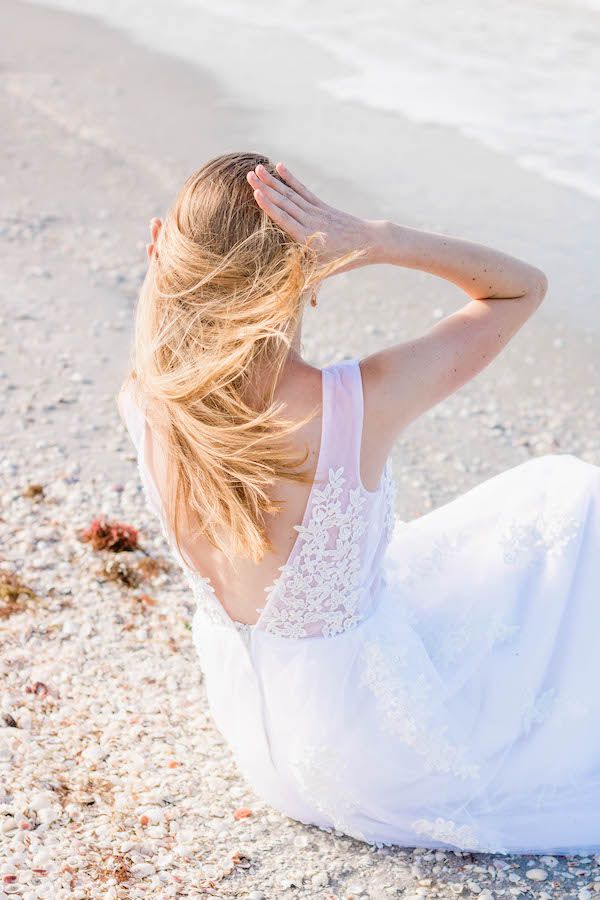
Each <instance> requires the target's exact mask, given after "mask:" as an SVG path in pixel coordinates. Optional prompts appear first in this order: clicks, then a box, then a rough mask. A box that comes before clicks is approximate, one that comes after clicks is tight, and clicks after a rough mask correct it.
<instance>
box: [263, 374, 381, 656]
mask: <svg viewBox="0 0 600 900" xmlns="http://www.w3.org/2000/svg"><path fill="white" fill-rule="evenodd" d="M323 378H324V383H323V427H322V438H321V448H320V452H319V458H318V463H317V469H316V474H315V480H314V483H313V487H312V490H311V493H310V496H309V498H308V503H307V506H306V511H305V515H304V519H303V522H302V524H301V525H297V526H295V527H296V530H297V531H298V537H297V539H296V542H295V544H294V546H293V548H292V551H291V553H290V556H289V558H288V560H287V562H286V563H285V564H284V565H283V566H281V567H280V572H281V574H280V575H279V577H278V578H277V579H276V581H275V582H274V583H273V584H272V585H270V586H269V587H267V588H266V589H265V593H266V603H265V606H264V607H263V608H262V610H261V616H260V618H259V620H258V622H257V624H256V626H255V627H256V628H259V629H261V630H264V631H266V632H269V633H270V634H276V635H280V636H283V637H288V638H305V637H333V636H334V635H337V634H340V633H342V632H343V631H346V630H347V629H349V628H352V627H353V626H355V625H357V624H358V623H359V622H360V621H361V620H362V619H363V618H364V617H365V616H367V615H368V614H369V612H370V609H371V607H372V604H373V602H374V600H375V597H376V590H375V588H376V586H377V582H378V581H381V580H382V578H383V576H382V574H381V571H380V560H381V557H382V554H383V551H384V549H385V546H386V544H387V542H388V540H389V538H390V536H391V532H392V528H393V493H394V491H393V481H392V477H391V471H390V463H389V460H388V462H387V463H386V466H385V469H384V472H383V474H382V477H381V480H380V484H379V486H378V488H377V490H375V491H369V490H367V489H366V488H365V487H364V486H363V484H362V481H361V477H360V449H361V442H362V425H363V409H364V403H363V392H362V376H361V371H360V366H359V361H358V359H351V360H346V361H344V362H342V363H338V364H337V365H334V366H329V367H327V368H325V369H323Z"/></svg>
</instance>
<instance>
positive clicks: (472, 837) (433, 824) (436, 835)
mask: <svg viewBox="0 0 600 900" xmlns="http://www.w3.org/2000/svg"><path fill="white" fill-rule="evenodd" d="M411 828H412V829H413V830H414V831H415V832H416V833H417V834H422V835H425V836H426V837H429V838H433V839H434V840H436V841H443V842H444V843H446V844H453V845H454V846H455V847H458V849H459V850H475V851H477V852H478V853H508V851H507V850H506V849H505V848H504V847H500V846H498V845H496V844H493V845H490V844H489V843H485V842H483V841H482V840H481V839H480V838H479V837H478V836H477V834H476V833H475V830H474V829H473V828H472V827H471V826H470V825H457V823H456V822H454V821H452V819H443V818H441V817H438V818H437V819H435V820H433V821H432V820H430V819H416V820H415V821H414V822H412V824H411Z"/></svg>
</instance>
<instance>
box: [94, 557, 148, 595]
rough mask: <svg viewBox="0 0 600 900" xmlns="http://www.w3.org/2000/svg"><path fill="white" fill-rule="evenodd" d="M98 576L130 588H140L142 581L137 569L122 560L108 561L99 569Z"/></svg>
mask: <svg viewBox="0 0 600 900" xmlns="http://www.w3.org/2000/svg"><path fill="white" fill-rule="evenodd" d="M98 575H100V576H101V577H103V578H106V579H107V580H108V581H116V582H117V583H118V584H124V585H125V587H130V588H136V587H138V586H139V584H140V581H141V580H142V579H141V578H140V574H139V572H138V570H137V568H134V567H133V566H130V565H129V564H128V563H126V562H125V561H124V560H121V559H107V560H106V561H105V562H104V563H103V564H102V566H101V567H100V568H99V569H98Z"/></svg>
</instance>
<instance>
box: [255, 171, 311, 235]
mask: <svg viewBox="0 0 600 900" xmlns="http://www.w3.org/2000/svg"><path fill="white" fill-rule="evenodd" d="M247 179H248V181H249V183H250V185H251V186H252V187H253V188H254V190H255V191H256V190H259V191H260V192H261V193H262V194H264V195H265V197H267V198H268V199H269V200H270V201H271V203H273V204H274V205H275V206H279V208H280V209H283V210H284V211H285V212H286V213H287V214H288V215H289V216H291V217H292V218H293V219H296V221H297V222H298V224H299V225H304V224H305V223H306V219H307V215H306V211H305V210H304V209H303V208H302V207H301V206H298V205H297V204H296V203H294V201H293V200H292V199H291V198H290V197H288V196H287V195H286V194H284V193H283V192H282V191H278V190H275V189H274V188H272V187H270V186H269V185H268V184H265V182H264V181H263V180H262V179H261V178H259V177H258V175H257V174H256V172H248V175H247ZM274 180H275V179H274Z"/></svg>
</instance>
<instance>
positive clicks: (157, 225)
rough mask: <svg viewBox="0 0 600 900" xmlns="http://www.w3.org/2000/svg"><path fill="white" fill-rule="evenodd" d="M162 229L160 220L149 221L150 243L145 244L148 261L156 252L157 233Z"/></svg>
mask: <svg viewBox="0 0 600 900" xmlns="http://www.w3.org/2000/svg"><path fill="white" fill-rule="evenodd" d="M161 228H162V222H161V220H160V219H150V243H149V244H146V253H147V254H148V259H152V254H153V253H154V252H155V250H156V241H157V240H158V232H159V231H160V229H161Z"/></svg>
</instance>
